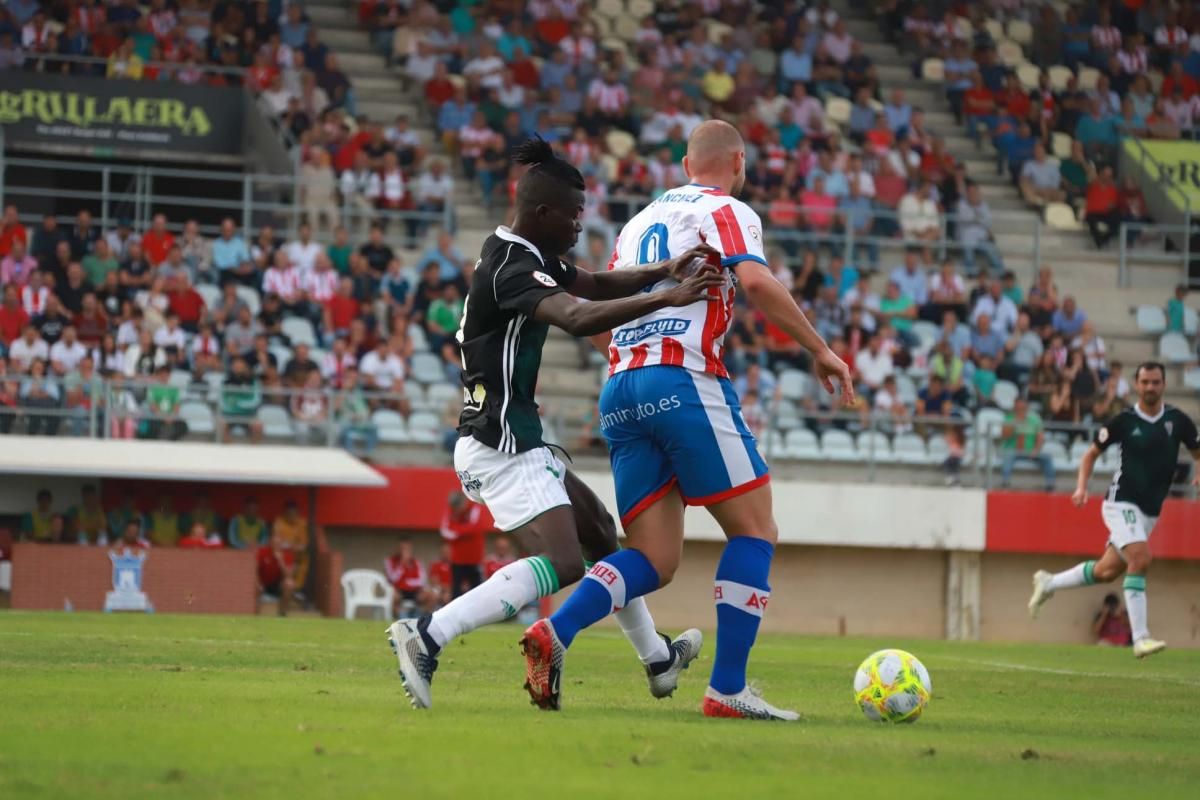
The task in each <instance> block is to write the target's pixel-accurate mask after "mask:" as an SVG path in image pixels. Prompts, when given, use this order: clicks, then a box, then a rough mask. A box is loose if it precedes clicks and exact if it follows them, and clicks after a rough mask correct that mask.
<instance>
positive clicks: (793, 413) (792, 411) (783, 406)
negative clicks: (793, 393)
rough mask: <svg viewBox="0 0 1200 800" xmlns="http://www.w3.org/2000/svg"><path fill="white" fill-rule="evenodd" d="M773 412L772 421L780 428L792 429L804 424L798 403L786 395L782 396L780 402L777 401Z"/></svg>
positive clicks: (783, 429)
mask: <svg viewBox="0 0 1200 800" xmlns="http://www.w3.org/2000/svg"><path fill="white" fill-rule="evenodd" d="M773 412H774V413H773V414H772V415H771V422H772V424H773V425H774V426H775V428H777V429H778V430H781V431H790V430H792V429H793V428H799V427H800V426H801V425H802V424H803V422H802V421H801V419H800V413H799V412H798V411H797V410H796V404H795V403H793V402H792V401H791V400H789V399H787V398H786V397H783V398H780V400H779V402H777V403H775V408H774V409H773Z"/></svg>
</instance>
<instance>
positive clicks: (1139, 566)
mask: <svg viewBox="0 0 1200 800" xmlns="http://www.w3.org/2000/svg"><path fill="white" fill-rule="evenodd" d="M1139 513H1140V512H1139ZM1121 557H1122V558H1124V559H1125V582H1124V585H1123V587H1122V588H1123V589H1124V590H1125V608H1126V610H1127V611H1128V612H1129V627H1130V628H1131V629H1132V631H1133V654H1134V655H1135V656H1137V657H1138V658H1145V657H1146V656H1150V655H1154V654H1155V653H1157V652H1159V651H1161V650H1163V649H1164V648H1166V646H1167V644H1166V642H1163V641H1160V640H1158V639H1153V638H1151V637H1150V627H1149V623H1148V622H1147V615H1146V570H1147V569H1148V568H1149V567H1150V561H1151V560H1152V559H1151V556H1150V545H1149V543H1148V542H1146V541H1138V542H1130V543H1129V544H1127V545H1125V546H1124V547H1122V548H1121Z"/></svg>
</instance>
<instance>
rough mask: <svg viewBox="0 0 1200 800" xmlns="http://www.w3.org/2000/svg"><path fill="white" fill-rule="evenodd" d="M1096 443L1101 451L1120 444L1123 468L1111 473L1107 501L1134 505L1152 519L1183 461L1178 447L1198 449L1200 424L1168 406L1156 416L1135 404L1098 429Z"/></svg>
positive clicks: (1159, 510) (1160, 508) (1158, 510)
mask: <svg viewBox="0 0 1200 800" xmlns="http://www.w3.org/2000/svg"><path fill="white" fill-rule="evenodd" d="M1093 441H1094V442H1095V444H1096V446H1097V447H1099V448H1100V449H1101V450H1107V449H1108V448H1109V447H1111V446H1112V445H1114V444H1119V445H1120V446H1121V468H1120V469H1118V470H1117V472H1116V474H1115V475H1113V480H1112V485H1111V486H1110V487H1109V489H1108V497H1107V499H1108V500H1110V501H1112V502H1117V503H1133V504H1134V505H1135V506H1137V507H1138V508H1140V509H1141V510H1142V513H1143V514H1145V515H1146V516H1148V517H1157V516H1158V515H1159V514H1160V513H1161V512H1162V504H1163V500H1165V499H1166V497H1167V493H1168V492H1169V491H1170V490H1171V482H1172V480H1174V477H1175V467H1176V465H1177V464H1178V463H1179V445H1181V444H1182V445H1183V446H1184V447H1186V448H1187V449H1188V450H1193V451H1194V450H1200V433H1197V431H1196V424H1195V423H1194V422H1192V419H1191V418H1190V417H1189V416H1188V415H1187V414H1184V413H1183V412H1182V411H1180V410H1179V409H1178V408H1175V407H1174V406H1168V405H1164V406H1163V407H1162V410H1161V411H1159V412H1158V416H1154V417H1148V416H1146V415H1145V414H1144V413H1143V412H1142V410H1141V408H1140V407H1138V406H1136V405H1135V406H1134V407H1133V408H1128V409H1126V410H1124V411H1122V412H1121V413H1120V414H1118V415H1117V416H1115V417H1113V418H1112V419H1111V420H1109V421H1108V423H1106V424H1105V425H1104V426H1103V427H1102V428H1100V429H1099V430H1098V431H1096V437H1095V439H1094V440H1093Z"/></svg>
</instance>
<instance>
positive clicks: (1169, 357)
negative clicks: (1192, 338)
mask: <svg viewBox="0 0 1200 800" xmlns="http://www.w3.org/2000/svg"><path fill="white" fill-rule="evenodd" d="M1158 355H1159V356H1160V357H1161V358H1162V359H1163V360H1164V361H1166V362H1168V363H1170V364H1186V363H1187V362H1189V361H1191V360H1192V359H1193V358H1194V354H1193V353H1192V347H1191V345H1189V344H1188V340H1187V337H1186V336H1184V335H1183V334H1182V333H1179V332H1178V331H1171V332H1170V333H1164V334H1163V335H1162V338H1161V339H1159V340H1158Z"/></svg>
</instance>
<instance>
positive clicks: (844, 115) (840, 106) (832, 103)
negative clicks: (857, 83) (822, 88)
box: [825, 95, 852, 126]
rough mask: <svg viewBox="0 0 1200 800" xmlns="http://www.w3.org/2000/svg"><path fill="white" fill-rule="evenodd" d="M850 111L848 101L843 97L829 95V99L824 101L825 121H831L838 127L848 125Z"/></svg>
mask: <svg viewBox="0 0 1200 800" xmlns="http://www.w3.org/2000/svg"><path fill="white" fill-rule="evenodd" d="M851 109H852V106H851V105H850V101H849V100H847V99H846V98H844V97H838V96H836V95H830V97H829V99H828V100H826V101H825V117H826V119H831V120H833V121H834V122H836V123H837V124H838V125H842V126H845V125H848V124H850V111H851Z"/></svg>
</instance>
